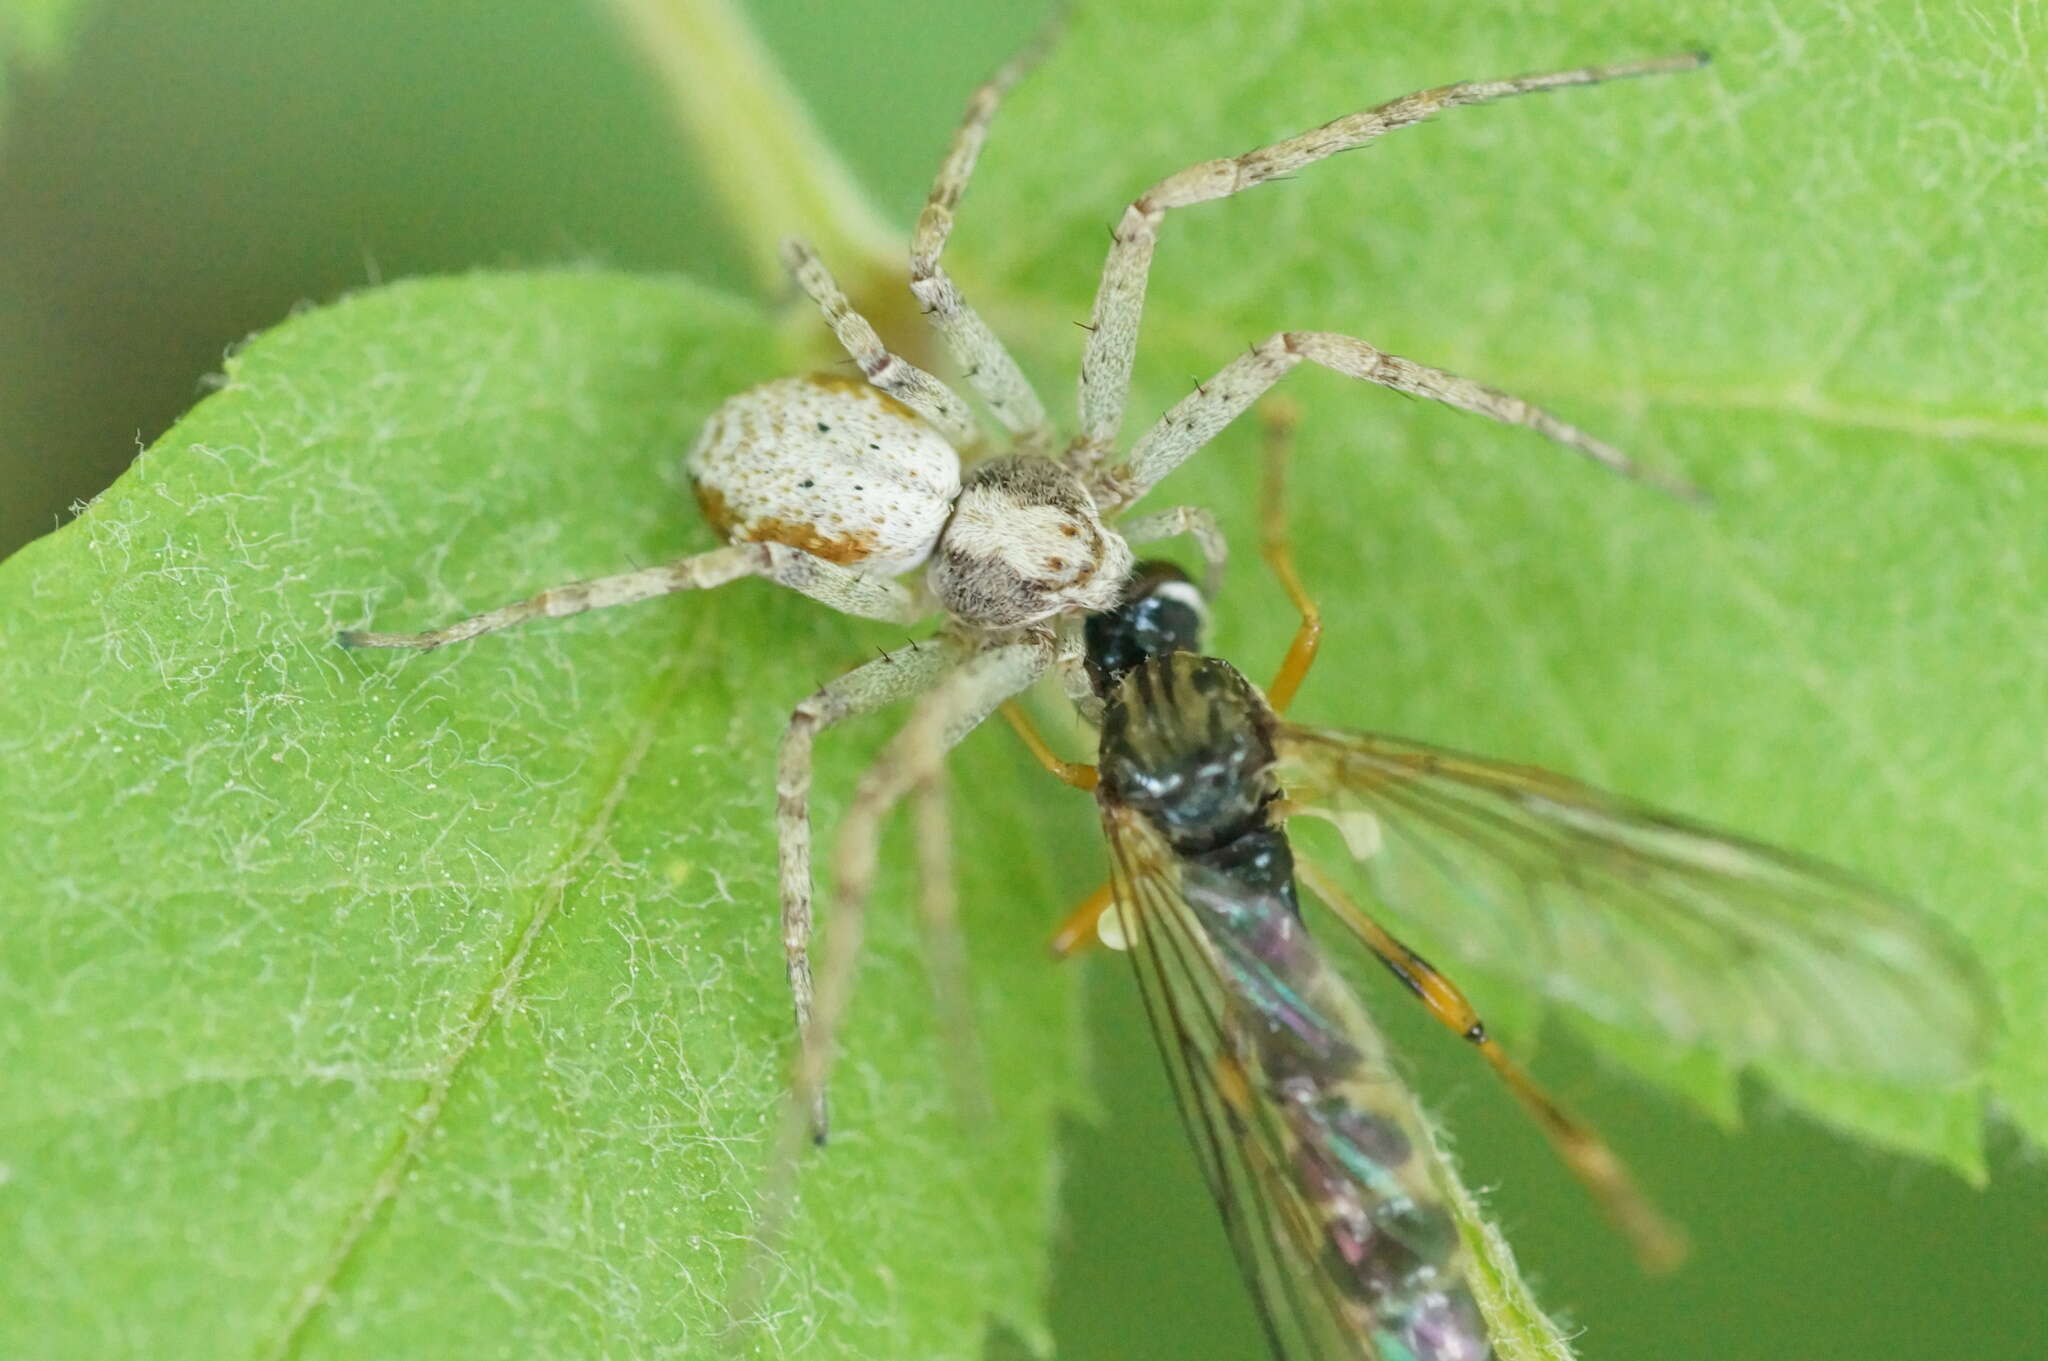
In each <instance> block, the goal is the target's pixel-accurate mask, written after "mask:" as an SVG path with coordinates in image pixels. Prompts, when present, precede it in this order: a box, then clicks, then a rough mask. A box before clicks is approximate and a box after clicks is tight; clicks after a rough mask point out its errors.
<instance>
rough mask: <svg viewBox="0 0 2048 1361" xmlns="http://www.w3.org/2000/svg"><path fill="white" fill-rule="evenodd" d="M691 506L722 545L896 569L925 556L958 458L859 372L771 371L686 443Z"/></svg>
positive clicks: (953, 484) (953, 492)
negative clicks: (788, 550)
mask: <svg viewBox="0 0 2048 1361" xmlns="http://www.w3.org/2000/svg"><path fill="white" fill-rule="evenodd" d="M686 466H687V467H688V469H689V474H690V483H691V486H692V487H693V488H694V489H695V491H696V494H697V504H698V506H699V507H700V508H701V509H702V510H703V512H704V518H705V519H707V520H709V521H710V522H711V526H712V528H714V529H716V530H717V531H718V532H719V534H721V535H722V536H724V538H725V539H726V541H727V542H729V543H749V542H753V543H784V544H788V545H789V546H790V547H792V548H801V549H802V550H803V551H805V552H806V553H811V554H814V555H815V556H817V557H821V558H824V559H826V560H827V561H830V562H836V563H839V564H841V565H843V566H849V567H852V566H858V567H860V568H861V569H862V570H864V571H870V572H873V573H875V574H876V575H880V576H897V575H900V574H901V573H904V572H908V571H910V570H911V569H912V568H914V567H917V566H918V565H920V564H921V563H923V562H924V561H925V559H926V558H928V557H930V556H931V551H932V545H933V544H935V543H937V542H938V538H939V532H940V530H941V529H943V528H944V526H945V523H946V516H947V515H948V514H949V513H950V512H951V511H952V508H953V498H954V497H955V496H957V495H958V494H959V491H960V456H959V454H958V453H956V452H955V451H954V449H953V446H952V445H951V444H949V443H947V442H946V439H945V437H944V436H943V435H941V434H940V433H939V432H938V431H937V430H935V429H933V428H932V427H931V425H930V424H929V423H927V422H926V421H925V420H924V418H923V417H921V416H919V415H918V414H917V413H916V412H914V411H912V410H911V409H910V408H909V407H907V406H905V405H903V403H901V402H899V401H897V400H896V399H895V398H894V397H891V396H889V395H888V394H887V393H885V392H881V391H879V390H877V389H876V388H873V387H870V386H868V385H867V384H866V383H864V382H862V381H860V380H859V379H858V378H852V377H847V376H845V375H841V374H832V373H814V374H808V375H805V376H803V377H800V378H778V379H776V380H775V381H773V382H768V383H762V384H761V385H760V386H758V387H752V388H748V389H747V390H746V391H745V392H742V393H739V394H738V395H736V396H733V397H730V398H728V399H727V400H726V401H725V402H724V403H723V404H722V405H721V406H720V407H719V408H718V410H716V411H714V412H713V413H711V418H710V419H709V420H707V421H706V422H705V423H704V429H703V431H702V432H701V433H700V434H699V435H698V436H697V442H696V444H695V445H693V446H692V447H691V449H690V454H689V458H688V460H687V465H686Z"/></svg>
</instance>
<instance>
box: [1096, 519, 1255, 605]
mask: <svg viewBox="0 0 2048 1361" xmlns="http://www.w3.org/2000/svg"><path fill="white" fill-rule="evenodd" d="M1117 532H1118V533H1119V534H1121V535H1123V536H1124V542H1126V543H1129V544H1133V545H1136V544H1141V543H1154V542H1157V541H1158V540H1160V539H1171V538H1173V537H1175V536H1176V535H1180V534H1185V535H1187V536H1188V537H1189V538H1191V539H1193V540H1194V541H1195V550H1196V551H1197V552H1199V553H1200V554H1201V555H1202V595H1203V598H1205V599H1208V600H1214V599H1215V598H1216V596H1217V593H1218V592H1220V591H1221V590H1222V589H1223V568H1224V565H1225V564H1226V563H1227V562H1228V561H1229V559H1230V544H1229V542H1228V541H1227V540H1226V539H1225V538H1224V537H1223V531H1222V530H1221V529H1219V528H1217V527H1216V517H1215V516H1214V515H1213V514H1211V513H1210V512H1209V511H1208V510H1207V509H1205V508H1204V507H1202V506H1173V507H1171V508H1169V509H1167V510H1155V511H1152V512H1149V513H1148V514H1145V515H1140V516H1138V517H1137V518H1136V519H1132V520H1126V521H1124V522H1123V523H1122V524H1120V525H1118V526H1117Z"/></svg>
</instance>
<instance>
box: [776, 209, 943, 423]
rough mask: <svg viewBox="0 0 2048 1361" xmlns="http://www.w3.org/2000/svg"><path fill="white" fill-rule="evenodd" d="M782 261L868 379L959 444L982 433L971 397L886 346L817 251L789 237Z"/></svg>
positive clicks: (783, 250)
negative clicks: (841, 287) (968, 403)
mask: <svg viewBox="0 0 2048 1361" xmlns="http://www.w3.org/2000/svg"><path fill="white" fill-rule="evenodd" d="M782 264H783V268H785V269H787V270H788V271H789V275H790V277H791V278H792V279H794V280H796V284H797V287H798V288H801V289H802V290H803V291H804V293H805V295H806V296H807V297H809V298H810V300H811V301H812V302H813V303H816V304H817V307H818V310H819V311H820V312H822V313H824V316H825V324H826V325H827V326H830V327H831V328H832V334H833V335H834V336H835V337H836V338H837V339H838V341H839V345H840V348H841V349H843V350H845V351H846V353H847V357H848V358H850V359H852V360H853V362H854V363H855V364H857V365H859V366H860V371H861V375H862V376H863V377H865V378H866V379H867V380H868V382H869V383H871V384H873V385H874V386H875V387H877V388H880V389H881V390H882V391H883V392H886V393H888V394H889V395H890V396H891V397H894V398H895V399H896V400H897V401H899V402H901V403H903V405H905V406H907V407H909V408H910V409H911V410H912V411H915V412H916V413H917V414H918V415H920V416H922V417H924V418H925V419H926V420H928V421H930V422H931V423H932V425H933V426H935V427H936V428H937V429H938V431H939V433H940V434H942V435H944V436H945V437H946V438H947V439H948V440H950V441H952V442H953V444H954V445H955V446H956V447H964V446H966V445H970V444H973V443H974V442H975V440H976V439H977V438H978V437H979V434H980V432H979V431H978V430H976V429H975V425H974V411H973V409H972V408H971V407H969V406H968V405H967V399H966V398H964V397H962V396H961V395H960V394H959V393H957V392H955V391H953V389H951V388H949V387H947V386H946V385H945V384H944V383H943V382H941V381H940V380H939V379H938V378H937V377H936V376H934V375H933V374H929V373H926V372H925V371H924V370H923V369H921V368H919V367H918V366H917V365H915V364H913V363H911V362H910V361H909V360H908V359H905V358H904V357H903V356H902V355H900V354H897V353H895V352H894V351H893V350H891V349H889V347H888V346H886V345H884V344H883V343H882V337H881V336H880V335H878V334H876V332H875V328H874V325H873V323H871V322H870V321H869V320H868V319H867V318H866V317H864V316H862V315H861V314H860V313H859V312H858V311H856V310H855V309H854V306H853V304H852V303H851V302H849V301H848V300H847V297H846V294H845V292H844V291H842V290H841V289H840V287H839V283H838V281H837V280H836V279H834V278H833V277H832V271H831V270H829V269H827V268H825V262H824V261H823V260H820V259H819V258H818V253H817V252H816V251H814V250H812V249H811V248H810V246H809V245H807V244H806V243H804V242H802V241H798V240H795V239H791V240H788V241H785V242H783V243H782Z"/></svg>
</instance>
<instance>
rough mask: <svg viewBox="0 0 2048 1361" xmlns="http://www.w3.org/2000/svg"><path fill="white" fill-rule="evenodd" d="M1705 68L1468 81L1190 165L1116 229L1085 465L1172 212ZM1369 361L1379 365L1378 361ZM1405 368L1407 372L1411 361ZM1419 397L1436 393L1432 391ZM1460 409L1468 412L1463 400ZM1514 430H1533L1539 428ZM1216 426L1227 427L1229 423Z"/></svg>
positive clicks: (1086, 357) (1689, 63) (1113, 411)
mask: <svg viewBox="0 0 2048 1361" xmlns="http://www.w3.org/2000/svg"><path fill="white" fill-rule="evenodd" d="M1705 63H1706V57H1705V55H1704V54H1701V53H1684V54H1680V55H1676V56H1669V57H1659V58H1654V59H1651V60H1648V61H1637V62H1624V63H1621V64H1618V65H1613V66H1585V67H1579V68H1577V69H1574V70H1570V71H1556V72H1551V73H1548V74H1543V75H1529V76H1517V77H1513V78H1510V79H1507V80H1482V81H1464V82H1460V83H1458V84H1455V85H1444V86H1439V87H1437V88H1435V89H1430V90H1421V91H1418V92H1416V93H1414V94H1410V95H1403V96H1402V97H1401V98H1399V99H1394V100H1389V101H1388V102H1387V103H1384V104H1381V105H1378V106H1377V107H1375V108H1371V109H1366V110H1364V111H1362V112H1359V113H1354V114H1349V115H1347V116H1345V117H1343V118H1339V119H1337V120H1335V121H1334V122H1330V123H1326V124H1324V125H1323V126H1322V127H1319V128H1313V129H1311V130H1309V131H1307V132H1304V133H1300V134H1299V135H1297V136H1294V137H1290V138H1287V139H1286V140H1284V141H1279V142H1275V143H1273V144H1271V145H1270V146H1264V147H1260V148H1258V149H1257V150H1255V151H1249V152H1246V153H1245V154H1243V155H1241V156H1233V157H1227V158H1224V159H1221V160H1213V161H1204V162H1202V163H1201V164H1199V165H1193V166H1189V167H1188V168H1187V169H1185V170H1182V171H1180V172H1178V173H1176V174H1173V175H1169V176H1168V177H1167V178H1165V179H1163V180H1161V181H1160V182H1159V183H1158V184H1156V185H1154V186H1152V188H1150V189H1148V190H1146V191H1145V192H1144V193H1143V194H1140V195H1139V196H1138V197H1137V198H1136V199H1134V200H1133V201H1132V202H1131V205H1130V206H1129V207H1128V208H1126V209H1125V210H1124V215H1123V220H1122V221H1121V222H1119V223H1118V225H1117V228H1116V231H1115V233H1114V234H1113V243H1112V245H1111V246H1110V249H1109V255H1108V257H1107V258H1106V259H1105V260H1104V261H1103V265H1102V281H1101V283H1100V285H1099V286H1098V289H1097V291H1096V294H1095V306H1094V309H1093V311H1092V312H1091V313H1090V316H1089V324H1088V340H1087V343H1086V345H1085V347H1084V348H1083V351H1082V356H1081V377H1080V403H1079V405H1080V422H1081V433H1080V435H1079V436H1078V438H1077V439H1076V441H1075V453H1076V458H1077V461H1080V462H1084V463H1094V462H1096V461H1099V460H1100V459H1102V458H1103V457H1106V456H1107V455H1108V453H1109V451H1110V450H1111V449H1113V448H1114V447H1115V445H1116V438H1117V432H1118V430H1119V429H1120V428H1121V427H1122V425H1123V417H1124V406H1125V404H1126V402H1127V401H1128V400H1129V398H1130V388H1131V370H1132V367H1133V365H1134V363H1135V361H1136V357H1137V348H1138V328H1139V323H1140V321H1141V319H1142V317H1143V314H1144V309H1145V288H1146V283H1147V279H1148V277H1149V275H1150V272H1151V268H1152V252H1153V248H1154V246H1155V245H1156V244H1157V241H1158V237H1159V228H1160V225H1161V223H1162V222H1163V221H1164V219H1165V217H1166V213H1167V211H1168V210H1169V209H1173V208H1185V207H1189V206H1191V205H1194V204H1197V203H1208V202H1212V201H1214V200H1216V199H1222V198H1228V197H1229V196H1231V195H1232V194H1237V193H1241V192H1242V191H1244V190H1246V189H1250V188H1252V187H1253V186H1254V185H1259V184H1264V183H1265V182H1266V181H1268V180H1273V179H1279V178H1282V177H1284V176H1287V175H1291V174H1293V173H1294V172H1296V171H1298V170H1301V169H1303V168H1305V167H1307V166H1310V165H1313V164H1314V163H1316V162H1317V161H1321V160H1324V159H1326V158H1328V157H1330V156H1333V155H1335V154H1337V153H1338V152H1340V151H1348V150H1350V149H1352V148H1353V147H1360V146H1364V145H1366V144H1367V143H1368V142H1372V141H1374V140H1376V139H1377V138H1380V137H1382V136H1385V135H1386V134H1387V133H1389V132H1392V131H1394V130H1395V129H1397V128H1404V127H1409V126H1412V125H1414V124H1416V123H1419V122H1421V121H1423V120H1424V119H1426V118H1428V117H1429V116H1430V115H1432V114H1434V113H1437V112H1438V111H1440V110H1442V109H1447V108H1451V107H1454V106H1457V105H1463V104H1484V103H1488V102H1490V101H1493V100H1497V99H1506V98H1509V97H1510V96H1514V95H1521V94H1529V93H1532V92H1534V91H1538V90H1554V89H1559V88H1561V87H1564V86H1571V85H1595V84H1598V83H1600V82H1602V81H1607V80H1615V79H1619V78H1622V77H1625V76H1647V75H1659V74H1663V73H1667V72H1676V71H1689V70H1692V69H1694V68H1695V67H1698V66H1702V65H1704V64H1705ZM1368 350H1369V347H1368ZM1370 353H1371V354H1373V355H1375V356H1377V355H1378V353H1379V352H1378V351H1370ZM1388 358H1391V357H1388ZM1401 362H1402V363H1404V364H1405V362H1406V361H1401ZM1410 367H1411V368H1415V367H1416V366H1410ZM1417 372H1418V373H1421V374H1427V375H1429V376H1431V377H1432V378H1435V379H1438V380H1449V381H1450V382H1451V383H1453V384H1455V385H1458V386H1457V387H1456V388H1455V390H1456V391H1458V392H1459V394H1460V395H1461V396H1463V397H1466V398H1468V399H1471V400H1476V401H1479V402H1480V403H1481V405H1479V406H1476V407H1471V406H1468V409H1474V410H1479V411H1480V414H1483V415H1485V414H1494V412H1493V411H1490V410H1487V409H1486V408H1487V407H1489V406H1492V407H1499V406H1500V404H1501V402H1502V401H1503V400H1507V401H1511V400H1512V399H1502V398H1500V397H1499V395H1498V394H1493V393H1492V391H1491V389H1486V388H1481V387H1480V386H1479V385H1478V384H1476V383H1467V382H1466V380H1463V379H1451V378H1450V375H1447V374H1446V375H1438V374H1437V373H1436V371H1435V370H1420V369H1419V368H1417ZM1390 385H1391V384H1390ZM1403 390H1408V389H1405V388H1404V389H1403ZM1417 395H1421V396H1432V395H1435V394H1433V393H1432V392H1428V391H1424V392H1420V393H1418V394H1417ZM1444 400H1448V399H1447V398H1445V399H1444ZM1453 405H1467V403H1466V402H1465V401H1455V402H1453ZM1544 419H1545V420H1546V421H1547V422H1549V424H1550V425H1551V426H1553V427H1555V428H1554V429H1544V433H1546V434H1549V435H1551V437H1552V438H1554V439H1555V438H1559V437H1560V433H1561V432H1568V433H1569V434H1570V435H1571V436H1573V437H1575V438H1572V439H1566V440H1565V442H1566V443H1570V444H1572V447H1574V448H1578V449H1580V450H1581V452H1584V453H1587V454H1589V455H1591V456H1594V457H1599V458H1601V460H1602V461H1603V462H1611V461H1617V460H1618V462H1616V466H1618V467H1620V468H1622V469H1624V470H1629V471H1633V467H1632V465H1630V464H1629V463H1628V462H1627V460H1626V459H1622V458H1621V457H1620V455H1618V454H1616V453H1614V451H1612V450H1609V449H1607V447H1606V446H1605V445H1599V444H1598V443H1597V442H1595V441H1590V440H1588V439H1587V437H1585V436H1580V435H1578V434H1577V432H1576V431H1572V430H1571V428H1570V427H1569V426H1565V425H1563V423H1562V422H1557V421H1554V420H1552V419H1551V418H1548V417H1545V418H1544ZM1515 423H1517V424H1535V423H1534V422H1533V421H1517V422H1515ZM1217 424H1218V425H1219V426H1220V424H1222V422H1218V423H1217ZM1538 428H1543V427H1541V426H1538ZM1596 450H1597V451H1598V452H1597V453H1596V452H1595V451H1596ZM1185 456H1186V454H1185V453H1182V454H1181V457H1183V458H1184V457H1185ZM1178 461H1179V459H1174V460H1173V462H1175V463H1177V462H1178ZM1638 475H1641V474H1638ZM1160 476H1164V472H1163V471H1159V472H1157V473H1156V474H1152V475H1149V480H1145V479H1143V478H1141V480H1142V484H1143V485H1142V486H1141V487H1139V488H1138V489H1137V490H1135V491H1132V492H1131V493H1130V494H1129V496H1128V497H1127V498H1126V501H1129V500H1135V499H1136V497H1137V496H1138V494H1140V492H1142V490H1143V489H1144V488H1145V487H1149V486H1151V485H1152V483H1154V482H1157V481H1158V479H1159V477H1160Z"/></svg>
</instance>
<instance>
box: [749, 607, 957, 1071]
mask: <svg viewBox="0 0 2048 1361" xmlns="http://www.w3.org/2000/svg"><path fill="white" fill-rule="evenodd" d="M953 660H954V654H953V652H952V650H951V649H950V648H948V647H947V646H946V645H945V644H943V643H941V642H937V641H926V642H921V643H913V644H911V645H910V646H909V647H907V648H903V649H900V650H899V651H896V652H892V653H888V654H887V655H885V656H882V657H878V658H876V659H875V660H874V661H871V662H868V663H866V664H865V665H862V666H859V667H856V668H855V669H854V670H852V671H849V672H847V673H846V674H845V675H843V676H841V677H839V678H838V679H837V680H835V681H833V682H831V683H830V684H829V685H826V686H824V687H822V688H821V689H819V690H818V691H817V692H816V693H815V694H813V695H811V696H810V698H808V699H806V700H804V701H803V703H801V704H799V705H797V706H796V709H795V711H794V712H793V713H791V714H790V716H789V726H788V727H787V728H785V729H784V730H783V734H782V751H781V754H780V757H779V759H778V761H777V765H776V772H775V832H776V842H777V845H778V847H779V857H778V862H779V866H780V875H781V896H782V952H783V959H784V962H785V964H786V966H787V968H788V972H789V991H790V996H791V999H792V1001H793V1002H794V1004H795V1008H796V1031H797V1038H798V1041H799V1042H800V1043H802V1042H804V1041H805V1040H806V1037H807V1036H809V1034H810V1033H811V1027H812V1015H813V1001H812V999H813V997H814V995H815V994H814V989H813V986H812V979H811V957H810V947H811V808H810V799H811V766H812V761H811V748H812V745H813V744H814V742H815V741H816V739H817V735H818V734H819V733H820V732H822V731H824V730H825V729H827V728H830V727H834V726H836V725H837V724H840V723H843V722H845V721H846V720H847V719H849V718H854V717H857V716H859V715H861V714H865V713H872V712H873V711H875V710H876V709H880V708H883V707H885V706H887V705H890V704H893V703H895V702H896V701H897V700H900V699H905V698H908V697H909V696H911V695H915V694H920V693H923V692H925V691H928V690H930V689H931V688H932V687H933V686H934V685H936V684H938V683H939V678H940V677H941V676H942V675H943V674H945V670H946V667H947V665H948V663H950V662H952V661H953Z"/></svg>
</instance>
